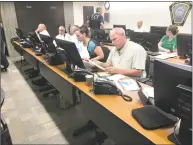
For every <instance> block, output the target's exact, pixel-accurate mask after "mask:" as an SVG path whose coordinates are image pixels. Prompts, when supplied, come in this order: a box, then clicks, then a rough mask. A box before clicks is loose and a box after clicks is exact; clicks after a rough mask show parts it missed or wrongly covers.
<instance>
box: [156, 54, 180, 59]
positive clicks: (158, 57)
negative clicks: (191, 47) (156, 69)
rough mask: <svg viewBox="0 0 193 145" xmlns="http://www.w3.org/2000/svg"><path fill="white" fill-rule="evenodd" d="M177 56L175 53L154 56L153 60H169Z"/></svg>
mask: <svg viewBox="0 0 193 145" xmlns="http://www.w3.org/2000/svg"><path fill="white" fill-rule="evenodd" d="M176 56H177V54H176V53H169V54H161V55H158V56H155V57H154V58H155V59H167V58H171V57H176Z"/></svg>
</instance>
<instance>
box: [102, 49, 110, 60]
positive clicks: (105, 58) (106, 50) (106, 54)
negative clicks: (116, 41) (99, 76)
mask: <svg viewBox="0 0 193 145" xmlns="http://www.w3.org/2000/svg"><path fill="white" fill-rule="evenodd" d="M101 48H102V50H103V53H104V58H103V59H102V60H101V62H106V61H107V59H108V57H109V53H110V50H109V48H108V47H104V46H101Z"/></svg>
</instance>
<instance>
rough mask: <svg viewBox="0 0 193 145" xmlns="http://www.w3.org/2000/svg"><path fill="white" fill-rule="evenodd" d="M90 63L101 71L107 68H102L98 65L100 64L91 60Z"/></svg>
mask: <svg viewBox="0 0 193 145" xmlns="http://www.w3.org/2000/svg"><path fill="white" fill-rule="evenodd" d="M88 62H89V63H90V64H91V65H94V66H96V67H98V68H99V69H101V70H105V68H104V67H102V66H100V65H98V64H97V63H95V62H94V61H91V60H89V61H88Z"/></svg>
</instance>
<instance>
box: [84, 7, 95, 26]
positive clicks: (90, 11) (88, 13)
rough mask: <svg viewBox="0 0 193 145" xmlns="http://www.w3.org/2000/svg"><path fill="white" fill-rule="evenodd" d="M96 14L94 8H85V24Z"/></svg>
mask: <svg viewBox="0 0 193 145" xmlns="http://www.w3.org/2000/svg"><path fill="white" fill-rule="evenodd" d="M92 14H94V7H93V6H83V22H84V24H86V21H87V20H88V18H90V17H91V16H92Z"/></svg>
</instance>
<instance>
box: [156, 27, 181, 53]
mask: <svg viewBox="0 0 193 145" xmlns="http://www.w3.org/2000/svg"><path fill="white" fill-rule="evenodd" d="M177 33H178V27H177V26H175V25H170V26H169V27H168V28H167V30H166V35H164V36H163V37H162V38H161V40H160V42H159V43H158V48H159V51H163V52H167V53H170V52H174V51H176V47H177V42H176V34H177Z"/></svg>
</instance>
